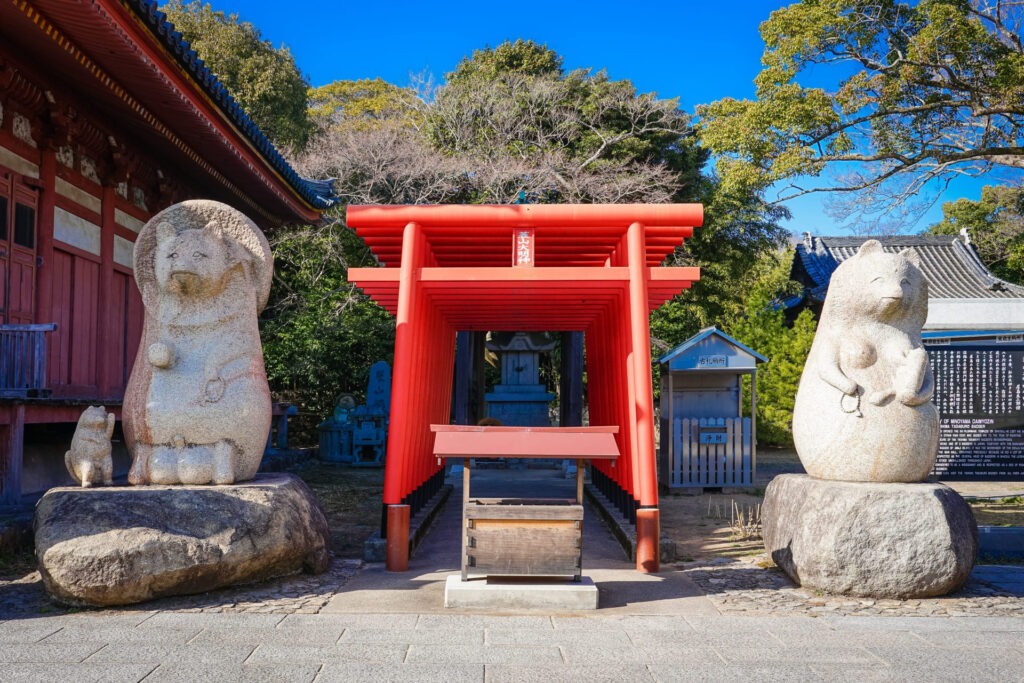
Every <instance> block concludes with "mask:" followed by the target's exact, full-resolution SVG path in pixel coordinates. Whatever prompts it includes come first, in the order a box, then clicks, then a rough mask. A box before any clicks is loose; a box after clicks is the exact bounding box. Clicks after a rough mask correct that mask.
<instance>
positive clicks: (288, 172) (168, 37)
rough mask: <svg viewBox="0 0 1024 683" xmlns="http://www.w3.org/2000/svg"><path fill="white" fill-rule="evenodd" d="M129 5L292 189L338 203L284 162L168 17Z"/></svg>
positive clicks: (322, 202)
mask: <svg viewBox="0 0 1024 683" xmlns="http://www.w3.org/2000/svg"><path fill="white" fill-rule="evenodd" d="M128 5H129V6H130V7H131V8H132V9H133V10H134V11H135V13H136V14H137V15H138V16H139V17H140V18H141V19H142V21H143V23H144V24H145V25H146V26H147V27H148V28H149V30H150V31H151V32H152V33H153V35H155V36H157V37H158V38H159V39H160V40H161V41H162V42H163V43H164V45H165V46H166V47H167V49H168V50H169V51H170V52H171V54H173V55H174V56H175V57H176V58H177V60H178V62H179V63H180V64H181V65H182V66H183V67H185V70H186V71H187V72H188V73H189V74H191V76H192V78H193V80H195V82H196V83H198V84H199V85H200V87H202V89H203V90H204V91H205V92H206V94H207V95H209V96H210V98H211V99H212V100H213V101H214V102H215V103H216V104H217V106H218V107H219V108H220V109H221V111H223V112H224V113H225V114H226V115H227V117H228V118H229V119H230V120H231V122H232V123H234V124H235V126H237V127H238V129H239V130H240V131H242V134H243V135H245V136H246V138H248V139H249V141H250V142H252V144H253V146H255V147H256V149H257V150H258V151H259V153H260V154H261V155H262V156H263V158H264V159H266V160H267V163H268V164H270V166H271V167H272V168H273V169H274V170H275V171H277V172H278V173H280V174H281V177H283V178H284V179H285V181H287V183H288V184H289V185H291V187H292V188H294V189H295V191H296V192H297V193H298V194H299V196H301V197H302V198H303V199H305V200H306V201H307V202H309V204H311V205H312V206H314V207H316V208H317V209H321V210H322V209H326V208H328V207H330V206H332V205H334V204H335V203H336V202H337V197H336V196H335V194H334V188H333V186H332V184H331V181H330V180H310V179H308V178H303V177H301V176H300V175H299V174H298V173H296V172H295V169H293V168H292V167H291V165H290V164H289V163H288V162H287V161H285V159H284V157H283V156H281V153H280V152H278V151H277V148H276V147H274V145H273V143H271V142H270V140H268V139H267V136H266V135H264V134H263V131H261V130H260V129H259V126H257V125H256V124H255V123H254V122H253V120H252V119H251V118H249V115H248V114H247V113H246V112H245V110H244V109H242V107H241V106H239V104H238V103H237V102H236V101H235V98H234V97H232V96H231V94H230V93H229V92H228V90H227V88H225V87H224V84H223V83H221V82H220V80H219V79H218V78H217V76H216V75H214V73H213V72H212V71H210V69H209V68H208V67H207V66H206V64H204V63H203V60H202V59H200V58H199V55H197V54H196V51H195V50H193V49H192V48H191V47H190V46H189V44H188V41H186V40H185V39H184V38H182V36H181V33H179V32H178V31H176V30H175V29H174V24H172V23H171V22H169V21H168V20H167V16H166V15H165V14H164V13H163V12H161V11H160V10H158V9H157V5H156V2H154V1H153V0H128Z"/></svg>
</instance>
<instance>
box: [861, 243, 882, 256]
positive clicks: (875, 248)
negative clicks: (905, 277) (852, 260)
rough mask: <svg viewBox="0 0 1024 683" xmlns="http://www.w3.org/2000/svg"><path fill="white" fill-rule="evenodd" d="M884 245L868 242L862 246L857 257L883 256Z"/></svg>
mask: <svg viewBox="0 0 1024 683" xmlns="http://www.w3.org/2000/svg"><path fill="white" fill-rule="evenodd" d="M881 253H882V243H881V242H879V241H878V240H868V241H867V242H865V243H864V244H862V245H860V249H859V250H858V251H857V256H866V255H868V254H881Z"/></svg>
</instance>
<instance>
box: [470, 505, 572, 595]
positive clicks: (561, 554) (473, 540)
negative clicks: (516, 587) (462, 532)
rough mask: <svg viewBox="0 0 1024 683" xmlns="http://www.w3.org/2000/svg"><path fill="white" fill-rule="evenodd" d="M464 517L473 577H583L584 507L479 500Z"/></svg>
mask: <svg viewBox="0 0 1024 683" xmlns="http://www.w3.org/2000/svg"><path fill="white" fill-rule="evenodd" d="M464 517H465V523H466V560H467V565H468V566H467V568H468V570H469V571H470V572H473V573H480V574H486V575H488V576H571V577H573V578H574V579H579V578H580V576H581V572H582V569H581V562H580V560H581V555H582V549H583V506H582V505H579V504H577V503H576V502H575V501H571V500H566V501H542V500H525V499H507V500H501V499H499V500H493V499H492V500H487V499H474V500H470V501H468V502H467V504H466V507H465V510H464ZM541 549H543V550H542V551H541V552H538V551H539V550H541Z"/></svg>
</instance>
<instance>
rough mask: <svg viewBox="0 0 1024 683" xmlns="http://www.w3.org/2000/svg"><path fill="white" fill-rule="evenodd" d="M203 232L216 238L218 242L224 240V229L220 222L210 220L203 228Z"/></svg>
mask: <svg viewBox="0 0 1024 683" xmlns="http://www.w3.org/2000/svg"><path fill="white" fill-rule="evenodd" d="M203 234H205V235H206V236H207V237H209V238H211V239H215V240H217V241H218V242H223V241H224V231H223V230H222V229H221V227H220V223H217V222H214V221H210V222H209V223H207V224H206V226H205V227H204V228H203Z"/></svg>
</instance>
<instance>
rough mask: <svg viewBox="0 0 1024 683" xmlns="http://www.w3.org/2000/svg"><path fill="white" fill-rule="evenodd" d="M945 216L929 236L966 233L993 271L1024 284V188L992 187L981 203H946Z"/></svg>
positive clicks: (931, 230) (982, 191)
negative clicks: (963, 231)
mask: <svg viewBox="0 0 1024 683" xmlns="http://www.w3.org/2000/svg"><path fill="white" fill-rule="evenodd" d="M942 213H943V219H942V221H940V222H939V223H936V224H935V225H933V226H931V227H930V228H929V229H928V230H929V232H931V233H932V234H935V235H956V234H958V233H959V232H960V231H961V230H963V229H966V230H967V231H968V234H969V235H970V238H971V242H972V244H973V245H974V248H975V249H977V251H978V256H979V257H980V258H981V260H982V262H983V263H984V264H985V265H986V266H988V268H989V270H991V271H992V272H993V273H995V275H997V276H998V277H1001V278H1003V279H1004V280H1007V281H1009V282H1014V283H1016V284H1024V188H1021V187H1007V186H992V185H990V186H987V187H984V188H982V190H981V199H980V200H979V201H976V202H975V201H971V200H970V199H958V200H956V201H955V202H946V203H945V204H943V205H942Z"/></svg>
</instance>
